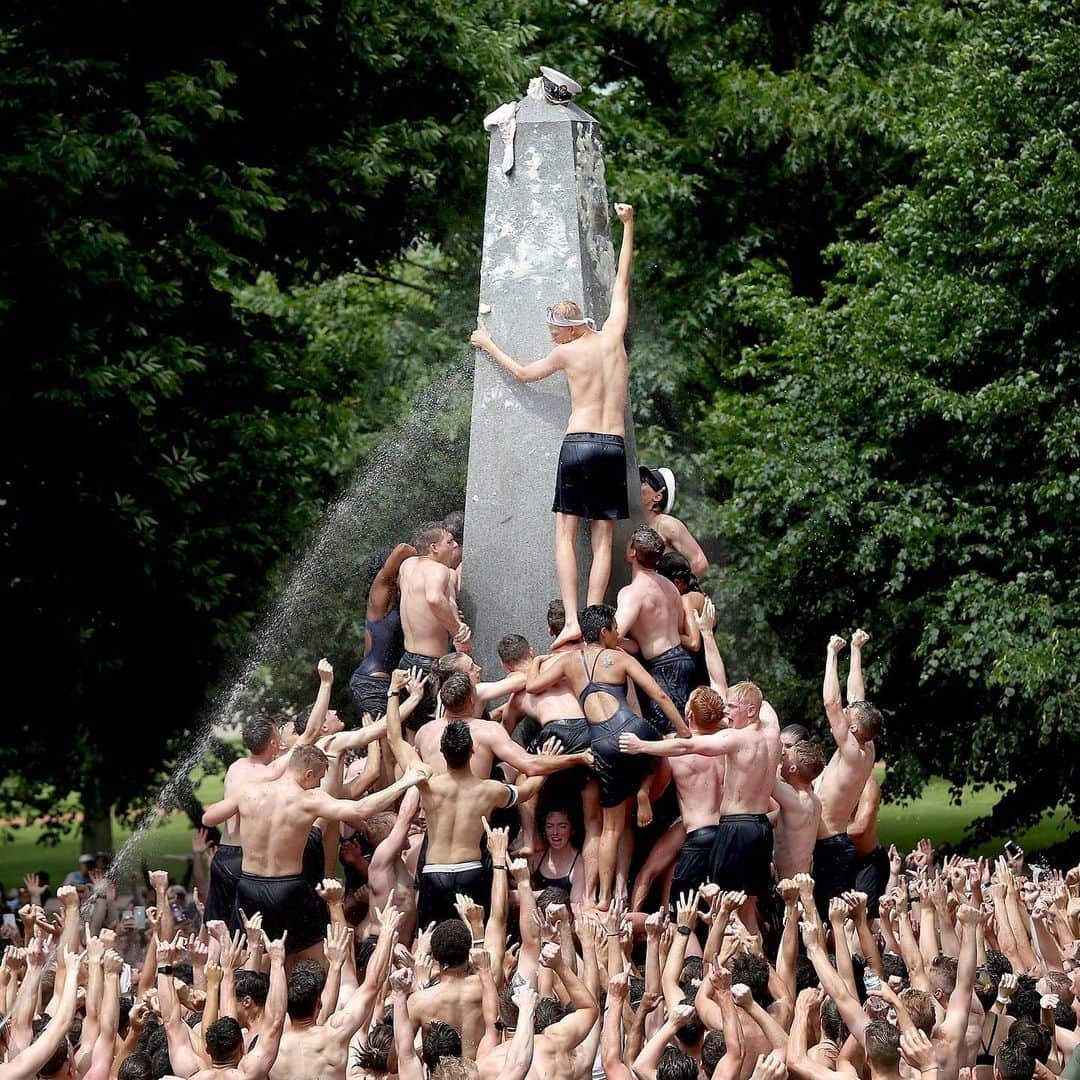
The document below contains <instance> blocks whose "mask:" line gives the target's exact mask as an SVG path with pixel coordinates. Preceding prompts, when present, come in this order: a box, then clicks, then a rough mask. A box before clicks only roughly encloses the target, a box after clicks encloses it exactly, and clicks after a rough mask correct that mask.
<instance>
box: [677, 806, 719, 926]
mask: <svg viewBox="0 0 1080 1080" xmlns="http://www.w3.org/2000/svg"><path fill="white" fill-rule="evenodd" d="M716 830H717V826H716V825H703V826H701V828H700V829H694V831H693V832H688V833H687V834H686V839H685V840H684V841H683V846H682V847H681V848H680V849H679V857H678V858H677V859H676V860H675V869H674V870H673V871H672V874H671V892H670V893H669V896H670V898H671V906H672V907H673V908H674V907H675V905H676V904H677V903H678V902H679V897H680V896H682V894H683V893H684V892H693V891H694V890H695V889H697V888H698V887H699V886H701V885H703V884H704V883H705V882H706V881H708V880H709V870H710V864H711V861H712V850H713V845H714V844H715V843H716Z"/></svg>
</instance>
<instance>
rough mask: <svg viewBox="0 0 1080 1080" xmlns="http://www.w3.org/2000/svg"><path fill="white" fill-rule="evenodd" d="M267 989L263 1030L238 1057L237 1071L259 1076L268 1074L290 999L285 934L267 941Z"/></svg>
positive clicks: (255, 1079)
mask: <svg viewBox="0 0 1080 1080" xmlns="http://www.w3.org/2000/svg"><path fill="white" fill-rule="evenodd" d="M267 948H268V951H269V953H270V992H269V993H268V994H267V995H266V1007H265V1010H264V1012H263V1025H262V1030H261V1031H260V1032H259V1041H258V1042H257V1043H256V1044H255V1049H254V1050H249V1051H248V1052H247V1053H246V1054H245V1055H244V1056H243V1057H242V1058H241V1059H240V1074H241V1075H242V1076H244V1077H250V1078H251V1080H259V1078H260V1077H264V1076H267V1075H268V1074H269V1072H270V1070H271V1069H272V1068H273V1066H274V1062H275V1061H277V1055H278V1047H279V1046H280V1045H281V1032H282V1030H283V1029H284V1027H285V1010H286V1007H287V1006H288V1003H289V987H288V983H287V981H286V979H285V938H284V937H282V938H280V939H279V940H278V941H271V942H269V944H268V946H267Z"/></svg>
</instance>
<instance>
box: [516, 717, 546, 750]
mask: <svg viewBox="0 0 1080 1080" xmlns="http://www.w3.org/2000/svg"><path fill="white" fill-rule="evenodd" d="M540 730H541V728H540V721H539V720H537V719H535V717H532V716H523V717H522V718H521V719H520V720H519V721H518V722H517V724H516V726H515V727H514V730H513V731H512V732H511V733H510V739H511V741H512V742H515V743H517V744H518V746H520V747H521V749H522V750H528V749H529V746H530V744H531V743H532V741H533V739H535V738H536V736H537V735H539V734H540Z"/></svg>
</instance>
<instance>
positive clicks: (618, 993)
mask: <svg viewBox="0 0 1080 1080" xmlns="http://www.w3.org/2000/svg"><path fill="white" fill-rule="evenodd" d="M629 991H630V976H629V975H627V974H626V973H625V972H619V974H618V975H613V976H612V977H611V978H610V979H609V980H608V996H607V1000H608V1004H607V1007H606V1008H605V1009H604V1030H603V1033H602V1035H601V1037H600V1061H601V1063H602V1064H603V1066H604V1076H605V1077H607V1080H634V1074H633V1073H632V1072H631V1071H630V1070H629V1068H627V1066H626V1062H625V1061H623V1024H622V1013H623V1005H624V1003H625V1002H626V999H627V997H628V995H629Z"/></svg>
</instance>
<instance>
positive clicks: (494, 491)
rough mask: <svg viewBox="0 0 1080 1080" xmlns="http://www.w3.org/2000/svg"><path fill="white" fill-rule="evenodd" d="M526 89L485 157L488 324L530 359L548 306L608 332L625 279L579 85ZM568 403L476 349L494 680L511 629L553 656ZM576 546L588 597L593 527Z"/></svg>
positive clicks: (479, 583) (561, 379)
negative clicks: (550, 618)
mask: <svg viewBox="0 0 1080 1080" xmlns="http://www.w3.org/2000/svg"><path fill="white" fill-rule="evenodd" d="M542 71H543V75H542V77H541V78H538V79H534V80H532V82H531V83H530V85H529V90H528V93H527V94H526V95H525V97H524V98H523V99H522V100H521V101H520V102H516V103H510V104H508V105H504V106H502V107H501V108H500V109H498V110H496V112H494V113H492V114H491V116H489V117H488V118H487V120H486V121H485V126H488V127H491V128H493V130H492V134H491V145H490V152H489V157H488V185H487V207H486V212H485V215H484V253H483V261H482V263H481V268H480V307H479V313H480V316H481V317H482V318H483V319H484V321H485V323H486V324H487V327H488V329H489V330H490V331H491V334H492V337H493V338H494V339H495V340H496V341H497V342H499V344H500V346H501V347H502V348H503V349H504V350H505V351H506V352H507V353H509V354H510V355H511V356H513V357H514V358H515V359H517V360H518V361H520V362H521V363H531V362H532V361H533V360H538V359H540V358H541V357H542V356H545V355H546V354H547V353H548V352H549V351H550V350H551V349H552V348H553V347H554V346H553V343H552V341H551V338H550V337H549V335H548V329H547V324H546V321H545V314H546V310H547V307H548V305H549V304H553V303H556V302H557V301H559V300H575V301H577V303H579V304H580V305H581V307H582V309H583V310H584V313H585V315H586V316H588V317H590V318H592V319H594V320H595V321H596V325H597V326H601V325H602V324H603V322H604V320H605V319H606V318H607V314H608V307H609V304H610V299H611V288H612V284H613V283H614V280H615V257H614V252H613V248H612V241H611V231H610V224H609V216H608V197H607V188H606V185H605V183H604V158H603V151H602V147H601V142H600V126H599V124H598V123H597V122H596V121H595V120H594V119H593V118H592V117H591V116H589V115H588V113H586V112H584V111H583V110H582V109H580V108H579V107H578V106H577V105H575V104H574V103H573V101H572V100H571V98H572V96H573V92H574V91H576V90H578V89H580V88H579V87H577V84H576V83H574V82H573V80H571V79H568V78H567V77H566V76H560V75H559V73H558V72H552V71H550V70H549V69H547V68H544V69H542ZM569 416H570V395H569V391H568V389H567V385H566V377H565V376H564V375H563V373H562V372H557V373H556V374H555V375H553V376H551V377H550V378H547V379H543V380H541V381H539V382H534V383H529V384H524V385H520V384H518V383H517V382H516V381H515V380H514V379H513V378H512V377H511V376H510V375H509V374H507V373H506V372H504V371H503V370H502V369H501V368H500V367H499V366H498V365H497V364H496V363H495V362H494V361H493V360H491V359H490V357H488V356H486V355H484V354H483V353H482V352H479V351H478V352H477V357H476V374H475V377H474V382H473V403H472V424H471V431H470V439H469V471H468V481H467V487H466V499H465V558H464V565H463V568H462V608H463V612H464V615H465V619H466V621H467V622H468V623H469V625H470V626H471V627H472V630H473V652H474V656H475V657H476V660H477V662H478V663H480V664H481V665H482V666H483V667H484V669H485V676H484V677H485V678H497V677H498V673H499V663H498V656H497V654H496V651H495V649H496V645H497V644H498V641H499V638H500V636H501V635H503V634H505V633H508V632H510V631H516V632H518V633H522V634H524V635H525V636H526V637H527V638H528V639H529V641H530V642H531V643H532V645H533V647H534V648H535V649H536V651H537V652H538V653H539V652H543V651H546V648H547V645H548V642H549V639H548V633H547V621H546V613H547V607H548V603H549V601H551V600H552V599H554V598H556V597H558V596H559V588H558V583H557V581H556V576H555V515H554V514H553V513H552V510H551V504H552V498H553V496H554V491H555V469H556V465H557V463H558V460H559V449H560V446H561V443H562V437H563V434H564V433H565V431H566V422H567V419H568V418H569ZM626 462H627V470H628V477H627V491H628V493H629V496H630V512H631V515H632V516H640V513H641V505H640V498H639V495H638V492H639V481H638V475H637V453H636V446H635V443H634V428H633V418H632V416H631V415H630V407H629V404H628V405H627V416H626ZM629 529H630V523H627V522H622V523H620V525H619V526H618V527H617V528H616V531H615V546H614V557H613V567H612V580H611V587H610V589H609V593H608V597H607V599H608V601H609V602H612V603H613V602H614V597H615V591H616V589H617V588H618V587H619V586H620V585H622V584H625V582H626V581H627V580H628V579H629V573H628V569H627V567H626V564H625V562H624V558H623V553H624V551H625V546H626V539H627V536H628V535H629ZM581 534H582V535H581V538H580V539H579V542H578V581H579V594H580V595H579V601H580V604H579V606H580V605H581V604H584V600H585V588H586V585H587V583H588V577H589V565H590V561H591V556H590V549H589V542H588V524H587V523H583V524H582V530H581Z"/></svg>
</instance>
